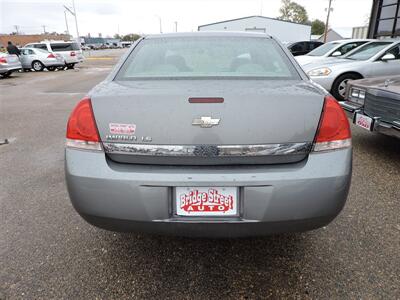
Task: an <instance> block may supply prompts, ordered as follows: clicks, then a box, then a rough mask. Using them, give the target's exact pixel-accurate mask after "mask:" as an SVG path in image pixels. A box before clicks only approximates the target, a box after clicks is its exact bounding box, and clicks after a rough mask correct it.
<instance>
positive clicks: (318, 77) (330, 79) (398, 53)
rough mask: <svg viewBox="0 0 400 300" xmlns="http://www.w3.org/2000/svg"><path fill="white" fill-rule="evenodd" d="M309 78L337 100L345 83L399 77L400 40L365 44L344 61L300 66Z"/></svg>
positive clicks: (339, 98)
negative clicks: (378, 77) (387, 76)
mask: <svg viewBox="0 0 400 300" xmlns="http://www.w3.org/2000/svg"><path fill="white" fill-rule="evenodd" d="M302 67H303V69H304V70H305V71H306V73H307V75H308V76H310V78H311V79H312V80H313V81H314V82H316V83H318V84H320V85H321V86H322V87H324V88H325V89H326V90H327V91H330V92H331V94H332V95H333V96H334V97H335V98H336V99H337V100H340V101H343V100H344V96H345V93H346V85H347V82H348V81H349V80H355V79H362V78H370V77H377V76H383V75H400V41H399V40H398V39H397V40H384V41H374V42H369V43H367V44H365V45H363V46H361V47H360V48H358V49H356V50H354V51H353V52H352V53H349V55H347V56H345V57H344V58H338V59H334V60H333V59H332V60H324V61H319V62H314V63H308V64H304V65H303V66H302Z"/></svg>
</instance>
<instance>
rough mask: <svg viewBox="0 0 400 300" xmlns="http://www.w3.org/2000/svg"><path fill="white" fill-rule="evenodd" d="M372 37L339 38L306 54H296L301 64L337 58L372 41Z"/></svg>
mask: <svg viewBox="0 0 400 300" xmlns="http://www.w3.org/2000/svg"><path fill="white" fill-rule="evenodd" d="M370 41H372V40H370V39H350V40H338V41H333V42H329V43H326V44H323V45H322V46H319V47H318V48H316V49H314V50H313V51H311V52H309V53H307V54H306V55H300V56H296V60H297V61H298V62H299V64H300V65H302V66H303V65H305V64H309V63H315V62H318V61H320V60H324V59H327V58H335V57H340V56H342V55H345V54H347V53H349V52H351V51H353V50H354V49H357V48H358V47H360V46H362V45H364V44H366V43H368V42H370Z"/></svg>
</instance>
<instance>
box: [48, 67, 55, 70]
mask: <svg viewBox="0 0 400 300" xmlns="http://www.w3.org/2000/svg"><path fill="white" fill-rule="evenodd" d="M47 70H49V71H55V70H56V67H47Z"/></svg>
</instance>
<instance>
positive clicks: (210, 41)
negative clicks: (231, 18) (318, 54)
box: [117, 37, 299, 80]
mask: <svg viewBox="0 0 400 300" xmlns="http://www.w3.org/2000/svg"><path fill="white" fill-rule="evenodd" d="M177 77H180V78H193V77H194V78H198V77H229V78H232V77H252V78H254V77H262V78H271V79H275V78H276V79H294V78H296V79H298V78H299V75H298V73H297V72H296V70H295V68H294V67H293V64H292V63H291V61H290V60H289V59H288V57H287V56H286V55H285V53H284V52H283V51H282V49H281V48H280V47H279V46H278V45H277V43H276V42H275V41H274V40H272V39H268V38H254V37H251V38H247V37H176V38H155V39H151V38H150V39H144V40H142V41H141V42H140V43H139V44H138V45H137V46H136V48H135V49H134V50H133V51H132V53H131V54H130V55H129V57H128V58H127V60H126V61H125V63H124V64H123V67H122V68H121V70H120V71H119V73H118V75H117V79H119V80H132V79H139V78H177Z"/></svg>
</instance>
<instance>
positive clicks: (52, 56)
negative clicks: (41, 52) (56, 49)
mask: <svg viewBox="0 0 400 300" xmlns="http://www.w3.org/2000/svg"><path fill="white" fill-rule="evenodd" d="M47 58H56V56H55V55H54V54H53V53H50V54H49V55H48V56H47Z"/></svg>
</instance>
